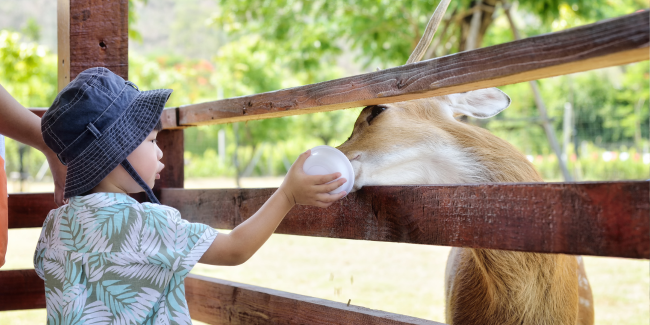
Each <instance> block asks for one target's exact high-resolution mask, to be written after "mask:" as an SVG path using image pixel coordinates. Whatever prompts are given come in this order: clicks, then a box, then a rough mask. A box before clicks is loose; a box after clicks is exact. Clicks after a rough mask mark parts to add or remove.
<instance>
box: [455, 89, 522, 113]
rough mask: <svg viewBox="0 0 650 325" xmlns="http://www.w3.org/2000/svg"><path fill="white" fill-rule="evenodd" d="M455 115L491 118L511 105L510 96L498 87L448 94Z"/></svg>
mask: <svg viewBox="0 0 650 325" xmlns="http://www.w3.org/2000/svg"><path fill="white" fill-rule="evenodd" d="M448 97H449V99H450V100H451V106H452V110H453V113H454V115H467V116H471V117H476V118H481V119H482V118H489V117H492V116H494V115H497V114H499V113H500V112H501V111H503V110H504V109H506V108H508V106H510V97H508V95H506V94H505V93H504V92H502V91H501V90H499V89H498V88H487V89H479V90H474V91H468V92H466V93H460V94H453V95H448Z"/></svg>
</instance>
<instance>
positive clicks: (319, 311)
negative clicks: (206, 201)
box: [185, 274, 441, 325]
mask: <svg viewBox="0 0 650 325" xmlns="http://www.w3.org/2000/svg"><path fill="white" fill-rule="evenodd" d="M185 297H186V298H187V303H188V305H189V309H190V315H191V316H192V319H196V320H199V321H202V322H206V323H209V324H314V325H317V324H351V325H352V324H354V325H364V324H368V325H369V324H378V325H382V324H395V325H397V324H422V325H425V324H426V325H436V324H441V323H438V322H434V321H429V320H424V319H421V318H415V317H410V316H405V315H399V314H393V313H388V312H384V311H379V310H372V309H368V308H364V307H359V306H354V305H353V304H351V305H349V306H348V305H346V304H344V303H340V302H334V301H330V300H324V299H319V298H313V297H307V296H303V295H298V294H293V293H288V292H282V291H278V290H273V289H267V288H261V287H256V286H252V285H247V284H241V283H236V282H230V281H225V280H219V279H214V278H209V277H204V276H200V275H193V274H190V275H189V276H188V277H187V278H186V279H185ZM353 303H354V302H353Z"/></svg>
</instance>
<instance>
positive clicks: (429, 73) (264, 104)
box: [163, 10, 650, 128]
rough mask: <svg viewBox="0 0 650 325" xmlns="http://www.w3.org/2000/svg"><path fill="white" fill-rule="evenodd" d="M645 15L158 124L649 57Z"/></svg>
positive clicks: (430, 90)
mask: <svg viewBox="0 0 650 325" xmlns="http://www.w3.org/2000/svg"><path fill="white" fill-rule="evenodd" d="M648 13H649V12H648V11H647V10H645V11H642V12H637V13H634V14H631V15H627V16H622V17H618V18H614V19H609V20H604V21H600V22H597V23H594V24H591V25H586V26H581V27H577V28H572V29H568V30H565V31H560V32H555V33H550V34H546V35H541V36H535V37H530V38H526V39H522V40H518V41H514V42H509V43H504V44H500V45H496V46H491V47H486V48H481V49H477V50H473V51H467V52H461V53H456V54H452V55H447V56H444V57H440V58H436V59H431V60H426V61H422V62H418V63H413V64H408V65H404V66H399V67H395V68H391V69H386V70H383V71H378V72H372V73H367V74H362V75H357V76H353V77H347V78H342V79H336V80H330V81H326V82H321V83H317V84H312V85H306V86H301V87H295V88H289V89H283V90H278V91H273V92H267V93H262V94H256V95H250V96H243V97H237V98H229V99H223V100H217V101H212V102H206V103H200V104H192V105H185V106H181V107H179V108H178V113H177V115H174V113H173V111H170V112H168V113H167V112H166V114H167V115H166V116H165V119H163V121H164V122H165V125H164V126H165V127H167V128H173V127H175V126H192V125H204V124H218V123H230V122H237V121H248V120H255V119H265V118H274V117H281V116H289V115H298V114H307V113H315V112H321V111H332V110H337V109H344V108H351V107H361V106H367V105H376V104H386V103H393V102H399V101H404V100H411V99H416V98H423V97H432V96H439V95H446V94H452V93H458V92H465V91H470V90H476V89H481V88H487V87H496V86H503V85H507V84H513V83H518V82H524V81H530V80H537V79H542V78H548V77H553V76H558V75H564V74H570V73H575V72H581V71H587V70H593V69H599V68H604V67H610V66H616V65H622V64H627V63H632V62H638V61H643V60H647V59H648V58H649V57H650V55H649V53H648V45H649V44H648V43H649V42H650V31H649V30H648V25H649V23H650V20H649V17H648ZM176 118H177V120H176V121H174V119H176ZM174 122H176V125H175V124H174Z"/></svg>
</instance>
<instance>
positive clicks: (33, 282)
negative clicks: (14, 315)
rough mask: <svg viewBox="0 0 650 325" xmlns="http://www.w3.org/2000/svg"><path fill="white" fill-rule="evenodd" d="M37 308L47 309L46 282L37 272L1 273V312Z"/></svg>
mask: <svg viewBox="0 0 650 325" xmlns="http://www.w3.org/2000/svg"><path fill="white" fill-rule="evenodd" d="M36 308H45V282H43V280H42V279H41V278H39V277H38V275H36V271H34V269H31V270H12V271H0V311H6V310H20V309H36Z"/></svg>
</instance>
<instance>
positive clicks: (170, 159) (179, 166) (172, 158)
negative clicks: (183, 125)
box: [154, 130, 185, 199]
mask: <svg viewBox="0 0 650 325" xmlns="http://www.w3.org/2000/svg"><path fill="white" fill-rule="evenodd" d="M157 139H158V147H160V149H161V150H162V152H163V158H162V159H161V160H160V161H161V162H162V163H163V164H165V168H164V169H163V170H162V172H160V179H157V180H156V185H155V186H154V193H155V194H156V196H157V197H158V199H160V190H161V189H163V188H183V187H184V183H185V176H184V172H185V169H184V160H183V152H184V145H183V141H184V136H183V130H162V131H160V132H159V133H158V137H157Z"/></svg>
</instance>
